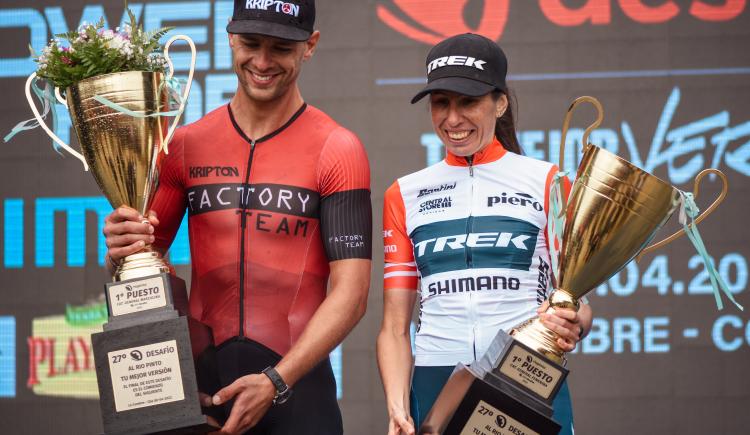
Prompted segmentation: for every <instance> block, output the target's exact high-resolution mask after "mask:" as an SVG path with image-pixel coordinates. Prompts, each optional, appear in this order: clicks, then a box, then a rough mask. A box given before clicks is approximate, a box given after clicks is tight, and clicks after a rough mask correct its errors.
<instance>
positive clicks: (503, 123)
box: [492, 88, 523, 154]
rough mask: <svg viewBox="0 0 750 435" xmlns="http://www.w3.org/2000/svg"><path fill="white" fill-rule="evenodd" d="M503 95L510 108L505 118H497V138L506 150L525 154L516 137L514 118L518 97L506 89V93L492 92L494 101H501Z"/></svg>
mask: <svg viewBox="0 0 750 435" xmlns="http://www.w3.org/2000/svg"><path fill="white" fill-rule="evenodd" d="M503 94H504V95H505V96H506V97H507V98H508V107H507V108H506V109H505V113H503V116H501V117H499V118H497V121H495V137H496V138H497V140H498V141H500V143H501V144H502V145H503V147H505V149H506V150H508V151H510V152H512V153H516V154H523V153H522V152H521V146H520V145H519V143H518V137H517V136H516V122H515V119H514V118H513V110H515V106H516V96H515V95H514V94H513V92H511V90H510V89H507V88H506V90H505V91H494V92H492V99H493V100H495V101H497V100H498V99H500V95H503Z"/></svg>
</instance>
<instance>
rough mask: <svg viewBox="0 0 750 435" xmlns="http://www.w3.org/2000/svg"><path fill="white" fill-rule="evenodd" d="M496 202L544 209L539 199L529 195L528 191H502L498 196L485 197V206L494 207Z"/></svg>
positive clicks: (538, 209) (537, 209)
mask: <svg viewBox="0 0 750 435" xmlns="http://www.w3.org/2000/svg"><path fill="white" fill-rule="evenodd" d="M497 204H507V205H518V206H521V207H531V208H533V209H534V210H536V211H543V210H544V206H543V205H542V204H541V203H540V202H539V201H537V200H536V199H534V197H533V196H531V195H529V194H528V193H521V192H516V193H508V192H502V193H501V194H500V195H499V196H488V197H487V207H494V206H495V205H497Z"/></svg>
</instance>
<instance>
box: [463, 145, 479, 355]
mask: <svg viewBox="0 0 750 435" xmlns="http://www.w3.org/2000/svg"><path fill="white" fill-rule="evenodd" d="M466 163H468V164H469V179H470V180H469V181H470V183H471V194H470V196H469V198H470V199H469V201H470V202H469V217H468V219H466V235H467V237H468V235H469V234H471V232H472V230H473V229H474V203H475V198H474V156H468V157H466ZM465 249H466V267H467V268H469V269H472V268H473V267H474V259H473V258H472V254H471V248H469V247H468V246H466V248H465ZM476 318H477V315H476V310H475V309H474V298H473V295H472V293H471V292H469V319H470V321H471V349H472V353H473V354H474V360H475V361H476V360H477V358H478V357H477V322H476Z"/></svg>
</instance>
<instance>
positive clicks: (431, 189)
mask: <svg viewBox="0 0 750 435" xmlns="http://www.w3.org/2000/svg"><path fill="white" fill-rule="evenodd" d="M455 188H456V182H455V181H454V182H453V183H446V184H441V185H440V186H435V187H428V188H426V189H419V193H418V194H417V198H421V197H423V196H427V195H432V194H433V193H438V192H445V191H446V190H453V189H455Z"/></svg>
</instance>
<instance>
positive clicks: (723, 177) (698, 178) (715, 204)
mask: <svg viewBox="0 0 750 435" xmlns="http://www.w3.org/2000/svg"><path fill="white" fill-rule="evenodd" d="M708 174H715V175H718V176H719V178H721V182H722V186H721V193H719V196H718V198H716V200H714V202H713V203H712V204H711V205H710V206H708V208H707V209H705V210H703V213H701V214H700V215H699V216H698V217H697V218H695V221H694V223H695V224H696V225H697V224H699V223H701V221H702V220H703V219H705V218H707V217H708V215H710V214H711V213H713V211H714V210H716V207H718V206H719V204H721V203H722V202H723V201H724V198H726V196H727V192H728V191H729V181H728V180H727V176H726V175H724V173H723V172H721V171H720V170H718V169H714V168H708V169H704V170H702V171H700V172H699V173H698V175H697V176H696V177H695V182H694V183H693V196H694V197H695V198H696V199H697V198H698V194H699V193H700V183H701V180H703V177H705V176H706V175H708ZM689 225H693V223H691V224H689ZM683 235H685V228H680V229H679V230H678V231H677V232H675V233H674V234H672V235H671V236H669V237H667V238H666V239H664V240H662V241H660V242H657V243H654V244H653V245H651V246H649V247H647V248H646V249H644V250H643V251H641V252H640V253H639V254H638V255H637V256H636V257H635V261H636V262H639V261H641V257H643V255H644V254H647V253H649V252H651V251H654V250H657V249H659V248H661V247H663V246H666V245H668V244H669V243H671V242H673V241H675V240H677V239H679V238H680V237H682V236H683Z"/></svg>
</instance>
